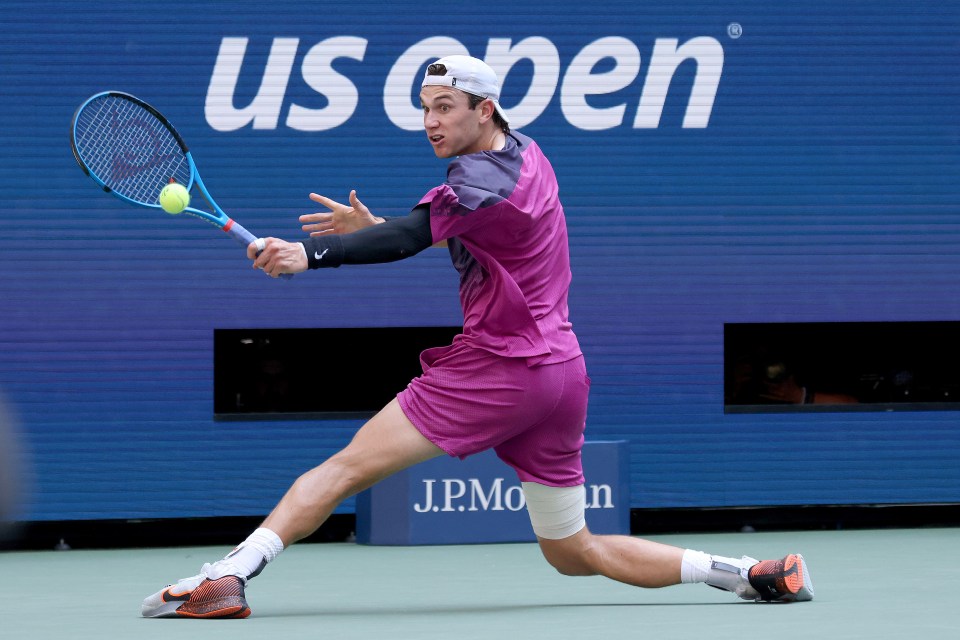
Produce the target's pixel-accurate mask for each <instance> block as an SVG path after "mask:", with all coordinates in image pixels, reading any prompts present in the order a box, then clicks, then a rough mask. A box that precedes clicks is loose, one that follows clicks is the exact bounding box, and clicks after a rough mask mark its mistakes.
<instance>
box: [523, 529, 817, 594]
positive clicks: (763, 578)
mask: <svg viewBox="0 0 960 640" xmlns="http://www.w3.org/2000/svg"><path fill="white" fill-rule="evenodd" d="M537 539H538V541H539V543H540V549H541V551H542V552H543V555H544V557H545V558H546V559H547V561H548V562H549V563H550V564H551V565H552V566H553V567H554V568H556V569H557V571H559V572H560V573H562V574H564V575H570V576H593V575H602V576H606V577H608V578H612V579H613V580H617V581H619V582H624V583H626V584H631V585H634V586H637V587H647V588H656V587H666V586H670V585H675V584H680V583H681V582H705V583H706V584H708V585H710V586H713V587H716V588H718V589H723V590H725V591H730V592H732V593H735V594H736V595H737V596H739V597H741V598H743V599H745V600H758V601H759V600H764V601H779V602H794V601H803V600H812V599H813V582H812V581H811V579H810V573H809V571H808V569H807V565H806V562H805V560H804V558H803V556H802V555H800V554H789V555H787V556H786V557H784V558H782V559H781V560H763V561H757V560H754V559H753V558H750V557H748V556H743V557H742V558H740V559H735V558H726V557H722V556H710V555H707V554H704V553H701V552H697V551H691V550H685V549H680V548H679V547H673V546H669V545H664V544H660V543H658V542H653V541H650V540H642V539H640V538H632V537H629V536H616V535H612V536H611V535H593V534H592V533H590V531H589V530H588V529H587V528H586V527H584V528H582V529H581V530H580V531H578V532H577V533H575V534H573V535H571V536H568V537H566V538H562V539H558V540H550V539H546V538H541V537H539V536H538V538H537Z"/></svg>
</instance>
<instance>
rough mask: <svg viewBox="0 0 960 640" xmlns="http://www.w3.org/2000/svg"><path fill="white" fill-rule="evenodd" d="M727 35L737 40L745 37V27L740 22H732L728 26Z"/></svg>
mask: <svg viewBox="0 0 960 640" xmlns="http://www.w3.org/2000/svg"><path fill="white" fill-rule="evenodd" d="M727 35H728V36H730V37H731V38H733V39H734V40H736V39H737V38H739V37H740V36H742V35H743V27H741V26H740V23H739V22H731V23H730V24H728V25H727Z"/></svg>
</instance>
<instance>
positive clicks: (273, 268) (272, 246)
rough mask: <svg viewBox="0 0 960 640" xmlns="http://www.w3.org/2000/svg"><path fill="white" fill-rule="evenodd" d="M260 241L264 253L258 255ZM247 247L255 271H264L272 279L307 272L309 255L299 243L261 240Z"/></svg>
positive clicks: (273, 239)
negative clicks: (287, 274)
mask: <svg viewBox="0 0 960 640" xmlns="http://www.w3.org/2000/svg"><path fill="white" fill-rule="evenodd" d="M259 240H262V241H263V251H261V252H260V255H259V256H258V255H257V251H258V249H259V247H258V246H257V244H258V242H259ZM259 240H258V242H251V243H250V244H249V245H247V257H248V258H250V259H251V260H253V268H254V269H263V271H264V273H266V274H267V275H268V276H270V277H271V278H279V277H280V276H281V275H283V274H284V273H302V272H304V271H306V270H307V254H306V252H305V251H304V249H303V245H302V244H300V243H299V242H287V241H285V240H280V239H279V238H260V239H259Z"/></svg>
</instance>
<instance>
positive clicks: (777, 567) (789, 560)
mask: <svg viewBox="0 0 960 640" xmlns="http://www.w3.org/2000/svg"><path fill="white" fill-rule="evenodd" d="M747 577H748V579H749V581H750V586H752V587H753V588H754V589H755V590H756V591H757V598H754V599H756V600H762V601H764V602H803V601H806V600H813V580H811V578H810V571H809V570H807V563H806V562H805V561H804V559H803V556H802V555H800V554H799V553H791V554H789V555H787V556H785V557H783V558H782V559H780V560H763V561H761V562H758V563H757V564H755V565H753V566H752V567H750V570H749V571H748V573H747Z"/></svg>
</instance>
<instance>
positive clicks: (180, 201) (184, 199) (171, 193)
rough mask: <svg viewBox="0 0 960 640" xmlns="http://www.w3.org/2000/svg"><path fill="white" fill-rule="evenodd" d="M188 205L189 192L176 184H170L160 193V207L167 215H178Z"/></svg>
mask: <svg viewBox="0 0 960 640" xmlns="http://www.w3.org/2000/svg"><path fill="white" fill-rule="evenodd" d="M189 205H190V192H189V191H187V188H186V187H184V186H183V185H182V184H180V183H178V182H171V183H170V184H168V185H167V186H165V187H164V188H163V189H162V190H161V191H160V207H161V208H163V210H164V211H166V212H167V213H180V212H181V211H183V210H184V209H186V208H187V207H188V206H189Z"/></svg>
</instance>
